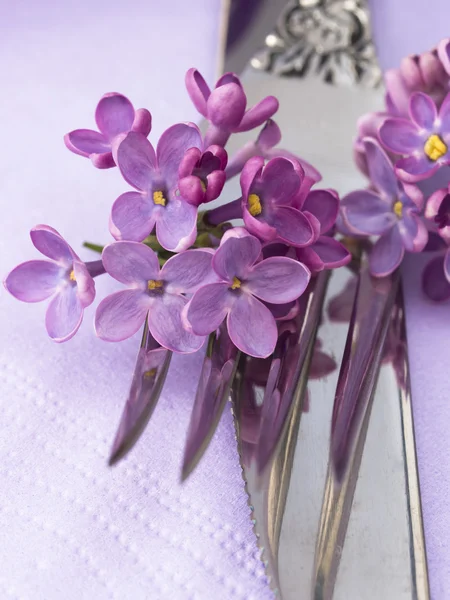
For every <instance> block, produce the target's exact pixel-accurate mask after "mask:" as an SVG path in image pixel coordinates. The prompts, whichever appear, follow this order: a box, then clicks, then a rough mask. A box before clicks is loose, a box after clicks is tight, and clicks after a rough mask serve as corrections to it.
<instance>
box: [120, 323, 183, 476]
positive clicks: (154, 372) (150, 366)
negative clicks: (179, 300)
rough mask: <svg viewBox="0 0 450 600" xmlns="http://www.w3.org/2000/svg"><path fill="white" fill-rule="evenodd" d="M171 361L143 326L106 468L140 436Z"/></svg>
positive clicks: (169, 356) (167, 352) (168, 353)
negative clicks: (139, 345)
mask: <svg viewBox="0 0 450 600" xmlns="http://www.w3.org/2000/svg"><path fill="white" fill-rule="evenodd" d="M171 357H172V352H169V350H166V349H165V348H161V346H160V345H159V344H158V343H157V342H156V341H155V340H154V339H153V337H152V335H151V334H150V331H149V329H148V326H147V323H146V324H145V327H144V332H143V334H142V341H141V347H140V348H139V353H138V356H137V359H136V366H135V368H134V373H133V380H132V382H131V386H130V393H129V395H128V399H127V402H126V404H125V408H124V410H123V413H122V417H121V419H120V424H119V427H118V430H117V433H116V437H115V440H114V443H113V447H112V450H111V455H110V459H109V464H110V465H114V464H115V463H117V462H118V461H119V460H121V459H122V458H123V457H124V456H125V455H126V454H128V452H129V451H130V450H131V448H133V446H134V445H135V444H136V442H137V441H138V439H139V438H140V436H141V434H142V433H143V431H144V429H145V427H146V425H147V423H148V421H149V419H150V417H151V416H152V413H153V410H154V408H155V406H156V403H157V402H158V400H159V396H160V394H161V390H162V388H163V385H164V382H165V380H166V375H167V371H168V370H169V365H170V359H171Z"/></svg>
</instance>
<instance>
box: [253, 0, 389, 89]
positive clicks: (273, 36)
mask: <svg viewBox="0 0 450 600" xmlns="http://www.w3.org/2000/svg"><path fill="white" fill-rule="evenodd" d="M251 65H252V66H253V67H254V68H255V69H259V70H264V71H269V72H271V73H274V74H275V75H288V76H298V77H305V76H306V75H308V74H310V73H311V74H313V73H314V74H316V75H318V76H320V77H322V78H323V79H324V80H325V81H327V82H329V83H336V84H342V83H346V84H355V83H360V84H363V85H366V86H368V87H375V86H376V85H378V84H379V83H380V80H381V72H380V69H379V67H378V63H377V58H376V53H375V48H374V45H373V42H372V38H371V33H370V25H369V15H368V10H367V6H366V3H365V1H364V0H295V1H291V2H289V3H288V4H287V5H286V8H285V9H284V10H283V12H282V14H281V16H280V18H279V20H278V23H277V25H276V27H275V29H274V30H273V32H272V33H270V34H269V35H268V36H267V37H266V39H265V46H264V47H263V48H262V49H261V50H260V51H258V52H257V54H256V55H255V56H254V57H253V58H252V60H251Z"/></svg>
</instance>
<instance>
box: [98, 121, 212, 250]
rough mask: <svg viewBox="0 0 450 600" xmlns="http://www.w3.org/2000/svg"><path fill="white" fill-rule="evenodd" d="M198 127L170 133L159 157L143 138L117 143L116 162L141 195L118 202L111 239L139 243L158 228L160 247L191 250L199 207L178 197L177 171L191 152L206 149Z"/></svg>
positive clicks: (128, 195)
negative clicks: (191, 149) (185, 156)
mask: <svg viewBox="0 0 450 600" xmlns="http://www.w3.org/2000/svg"><path fill="white" fill-rule="evenodd" d="M201 145H202V138H201V135H200V131H199V130H198V127H197V126H196V125H194V124H193V123H179V124H177V125H173V126H172V127H169V129H167V130H166V131H165V132H164V133H163V134H162V136H161V138H160V140H159V142H158V145H157V147H156V152H155V150H154V149H153V146H152V145H151V143H150V142H149V141H148V140H147V138H146V137H144V136H143V135H142V134H140V133H134V132H131V133H128V134H127V135H125V136H124V137H123V139H120V138H119V139H118V140H117V147H115V148H114V154H115V159H116V162H117V165H118V167H119V169H120V171H121V173H122V175H123V177H124V179H125V180H126V181H127V182H128V183H129V184H130V185H132V186H133V187H134V188H135V189H136V190H137V191H136V192H126V193H125V194H122V195H121V196H119V197H118V198H117V200H116V201H115V203H114V205H113V207H112V211H111V227H110V229H111V233H112V235H113V236H114V237H115V238H116V239H121V240H133V241H137V242H140V241H142V240H143V239H145V238H146V237H147V236H148V235H149V234H150V233H151V232H152V231H153V228H154V226H155V224H156V236H157V238H158V241H159V243H160V244H161V246H163V247H164V248H166V249H167V250H170V251H172V252H180V251H181V250H185V249H186V248H188V247H189V246H190V245H191V244H192V243H193V242H194V240H195V237H196V234H197V207H196V206H193V205H192V204H190V203H189V202H187V201H186V200H185V199H184V198H183V197H182V196H181V195H180V194H179V191H178V169H179V167H180V164H181V163H182V161H183V157H184V155H185V153H186V152H187V151H188V150H189V149H190V148H197V149H198V148H201Z"/></svg>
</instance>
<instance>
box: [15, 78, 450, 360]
mask: <svg viewBox="0 0 450 600" xmlns="http://www.w3.org/2000/svg"><path fill="white" fill-rule="evenodd" d="M186 87H187V91H188V94H189V96H190V98H191V100H192V102H193V104H194V105H195V107H196V108H197V110H198V111H199V113H200V114H201V115H203V117H204V118H205V119H206V120H207V122H208V127H207V128H206V132H205V134H204V135H202V134H201V132H200V130H199V128H198V127H197V126H196V125H195V124H193V123H177V124H175V125H173V126H171V127H169V128H168V129H167V130H166V131H165V132H164V133H163V134H162V135H161V137H160V139H159V141H158V142H157V144H156V145H153V144H152V143H151V142H150V141H149V140H148V135H149V134H150V132H151V126H152V118H151V114H150V112H149V111H148V110H146V109H138V110H135V109H134V107H133V105H132V104H131V102H130V101H129V100H128V99H127V98H125V97H124V96H122V95H121V94H117V93H110V94H106V95H105V96H104V97H103V98H102V99H101V100H100V102H99V104H98V106H97V108H96V111H95V121H96V124H97V127H98V131H94V130H90V129H78V130H75V131H72V132H70V133H68V134H67V135H66V136H65V138H64V140H65V144H66V146H67V148H68V149H69V150H71V151H72V152H74V153H75V154H78V155H80V156H83V157H86V158H89V159H90V160H91V161H92V164H93V165H94V166H95V167H97V168H99V169H106V168H111V167H115V166H117V168H118V169H119V171H120V173H121V175H122V177H123V179H124V180H125V182H126V183H127V184H128V185H129V186H130V188H131V189H129V190H128V191H124V193H123V194H121V195H120V196H119V197H118V198H117V199H116V200H115V202H114V203H113V204H112V209H111V215H110V222H109V229H110V232H111V235H112V237H113V238H114V240H115V241H113V242H112V243H110V244H108V245H106V246H105V247H104V248H102V247H100V249H101V250H102V257H101V260H99V261H93V262H88V263H84V262H83V261H81V259H80V258H79V257H78V256H77V255H76V254H75V253H74V251H73V250H72V249H71V248H70V246H69V245H68V244H67V243H66V242H65V241H64V240H63V238H62V237H61V236H60V235H59V234H58V233H57V232H56V231H55V230H54V229H52V228H50V227H47V226H38V227H36V228H34V229H33V230H32V232H31V237H32V241H33V243H34V245H35V246H36V248H37V249H38V250H39V251H40V252H41V253H43V254H44V255H45V256H46V257H47V258H48V259H49V260H33V261H29V262H26V263H23V264H21V265H19V266H18V267H16V268H15V269H14V270H13V271H12V272H11V273H10V274H9V275H8V276H7V278H6V280H5V286H6V288H7V289H8V290H9V292H10V293H11V294H12V295H13V296H15V297H16V298H18V299H19V300H23V301H25V302H37V301H40V300H45V299H47V298H49V297H50V296H53V298H52V300H51V302H50V305H49V308H48V311H47V317H46V325H47V330H48V333H49V335H50V336H51V337H52V338H53V339H54V340H55V341H65V340H67V339H69V338H71V337H72V336H73V335H74V334H75V333H76V331H77V330H78V328H79V327H80V324H81V321H82V317H83V310H84V308H85V307H87V306H88V305H90V304H91V303H92V302H93V301H94V297H95V285H94V279H93V278H94V277H95V276H97V275H100V274H102V273H107V274H109V275H110V276H111V277H112V278H113V279H115V280H117V281H119V282H120V283H122V284H124V286H125V288H126V289H123V290H120V291H118V292H115V293H113V294H111V295H110V296H108V297H106V298H104V299H103V300H102V301H101V302H100V303H99V305H98V307H97V311H96V316H95V331H96V333H97V335H98V337H100V338H101V339H103V340H106V341H121V340H124V339H126V338H128V337H130V336H132V335H133V334H134V333H136V332H137V331H138V330H139V329H140V328H141V327H142V325H143V324H144V323H147V326H148V330H149V331H150V334H151V336H152V337H153V339H154V340H155V341H156V343H157V344H159V345H160V346H162V347H163V348H166V349H168V350H170V351H174V352H180V353H190V352H195V351H196V350H198V349H199V348H200V347H201V346H202V345H203V344H204V342H205V339H206V338H207V337H208V336H209V335H210V334H214V332H216V331H217V330H218V329H219V328H220V327H221V325H222V323H225V324H226V327H227V331H228V335H229V337H230V339H231V341H232V343H233V344H234V345H235V346H236V348H238V349H239V350H241V351H243V352H245V353H247V354H248V355H251V356H253V357H268V356H270V355H271V354H272V353H273V350H274V348H275V345H276V342H277V338H278V322H279V321H280V320H282V319H286V318H289V315H292V314H294V313H295V309H296V302H297V299H298V298H299V297H300V296H301V295H302V294H303V292H304V291H305V289H306V288H307V286H308V283H309V281H310V277H311V275H314V274H316V273H317V272H319V271H321V270H323V269H331V268H335V267H339V266H341V265H344V264H346V263H347V262H349V260H350V254H349V252H348V251H347V250H346V249H345V248H344V246H342V244H341V243H340V242H338V241H337V240H335V239H334V238H333V233H334V230H335V222H336V219H337V216H338V212H339V198H338V196H337V194H336V192H334V191H332V190H320V189H312V187H313V186H314V185H315V184H316V183H318V182H319V181H320V174H319V173H318V171H316V169H314V168H313V167H312V166H311V165H309V164H308V163H306V162H305V161H302V160H301V159H299V158H297V157H295V156H293V155H292V154H290V153H289V152H287V151H285V150H282V149H279V148H277V147H276V146H277V144H278V143H279V141H280V139H281V132H280V130H279V128H278V126H277V125H276V123H275V122H274V121H273V120H272V117H273V115H274V114H275V112H276V111H277V110H278V101H277V100H276V98H274V97H272V96H269V97H266V98H264V99H263V100H262V101H261V102H259V103H258V104H256V105H255V106H253V107H250V108H248V107H247V98H246V95H245V92H244V90H243V88H242V85H241V82H240V81H239V78H238V77H237V76H236V75H234V74H232V73H227V74H225V75H224V76H222V77H221V78H220V79H219V80H218V81H217V83H216V85H215V87H214V89H213V90H211V89H210V88H209V87H208V85H207V84H206V82H205V80H204V79H203V77H202V76H201V75H200V73H199V72H198V71H197V70H195V69H190V70H189V71H188V72H187V74H186ZM257 127H262V129H261V131H260V132H259V135H258V136H257V138H256V141H255V142H251V143H248V144H246V145H245V146H244V147H243V148H242V149H241V150H240V151H239V152H238V153H237V154H236V155H235V156H234V157H233V158H232V159H231V160H230V162H229V163H228V156H227V152H226V150H225V145H226V143H227V141H228V139H229V138H230V136H231V135H232V134H234V133H239V132H243V131H249V130H252V129H255V128H257ZM443 135H444V134H443ZM444 137H445V136H444ZM443 143H444V142H443ZM236 175H240V184H241V195H240V197H239V198H236V199H231V201H230V202H225V201H224V200H223V196H224V194H223V189H224V185H225V183H226V181H227V180H228V179H230V178H231V177H233V176H236ZM405 194H406V192H405ZM219 198H220V199H221V205H220V206H218V207H215V208H214V209H212V210H206V211H205V210H202V211H200V210H199V209H200V208H201V207H202V206H203V205H208V203H209V202H211V201H213V200H216V199H219ZM405 198H406V195H405ZM230 219H237V220H240V223H239V226H235V227H233V226H232V225H231V224H230V223H229V222H228V221H229V220H230Z"/></svg>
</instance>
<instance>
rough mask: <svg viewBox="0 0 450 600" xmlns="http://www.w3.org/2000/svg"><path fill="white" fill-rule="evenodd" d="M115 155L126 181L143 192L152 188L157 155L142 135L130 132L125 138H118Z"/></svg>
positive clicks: (114, 146)
mask: <svg viewBox="0 0 450 600" xmlns="http://www.w3.org/2000/svg"><path fill="white" fill-rule="evenodd" d="M113 155H114V158H115V161H116V164H117V166H118V167H119V169H120V172H121V173H122V176H123V178H124V179H125V181H127V182H128V183H129V184H130V185H132V186H133V187H134V188H136V189H137V190H140V191H143V192H146V191H148V190H149V189H150V188H151V184H152V179H153V177H154V176H155V171H156V155H155V150H154V149H153V146H152V145H151V144H150V142H149V141H148V139H147V138H146V137H145V136H144V135H142V133H137V132H136V131H130V132H129V133H127V134H126V135H125V136H118V137H117V138H116V139H115V141H114V143H113Z"/></svg>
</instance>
